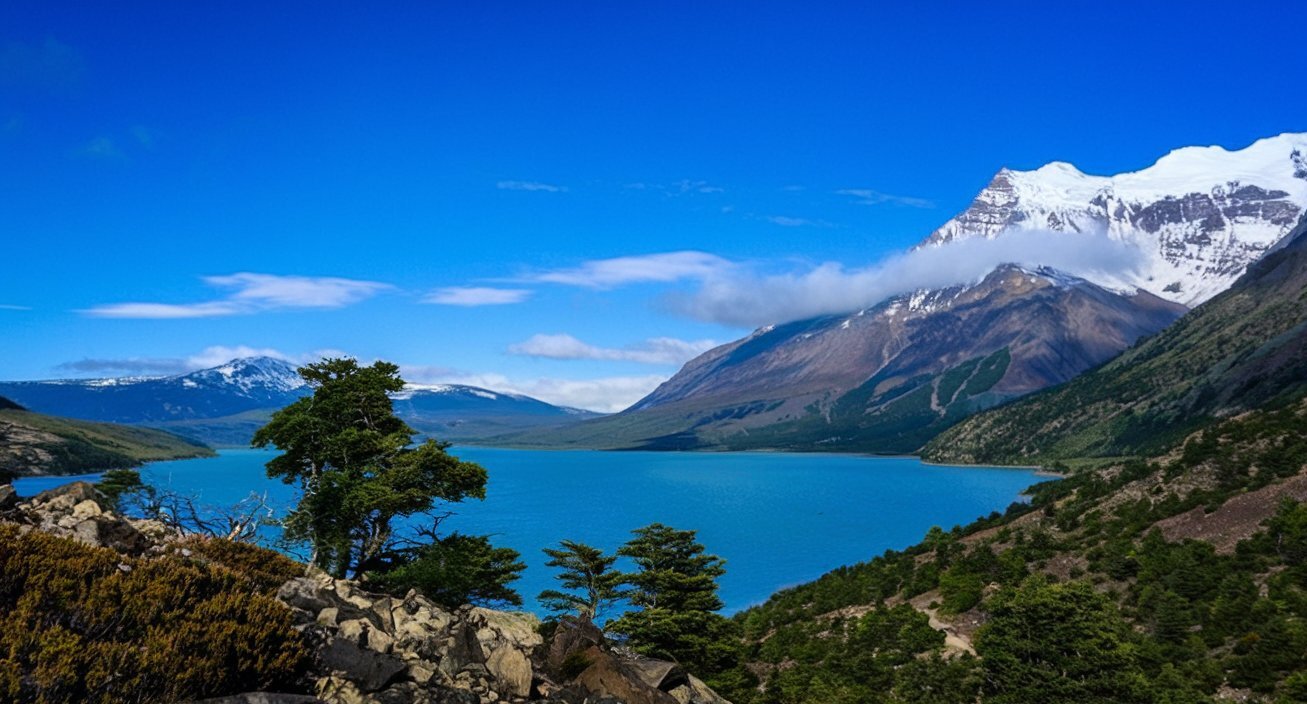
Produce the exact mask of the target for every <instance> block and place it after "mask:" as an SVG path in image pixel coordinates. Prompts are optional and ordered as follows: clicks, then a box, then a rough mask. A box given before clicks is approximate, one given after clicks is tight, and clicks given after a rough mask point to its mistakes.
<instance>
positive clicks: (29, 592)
mask: <svg viewBox="0 0 1307 704" xmlns="http://www.w3.org/2000/svg"><path fill="white" fill-rule="evenodd" d="M308 665H309V653H308V650H307V649H306V647H305V644H304V643H303V642H302V640H301V638H300V636H299V634H298V633H296V631H295V630H294V629H293V627H292V623H291V615H290V612H289V611H288V610H287V609H286V608H285V607H283V606H282V605H281V604H279V603H277V602H276V601H275V600H273V599H272V598H270V597H268V596H264V595H262V594H259V593H256V591H255V590H254V589H252V587H251V584H250V582H248V581H246V580H243V579H241V578H238V577H236V576H235V575H234V574H233V573H232V572H231V571H230V570H227V569H224V568H219V567H216V566H212V565H205V564H197V563H194V562H188V561H185V560H181V559H178V558H175V557H164V558H157V559H150V560H147V559H136V558H127V557H123V556H121V555H119V554H117V553H115V552H113V551H112V550H108V549H105V548H93V547H88V546H85V545H81V544H79V543H76V542H73V541H71V540H68V539H65V538H59V537H55V536H51V535H47V534H44V533H39V532H35V531H33V532H30V533H27V534H25V535H24V534H19V532H18V531H17V530H16V529H15V528H14V527H12V526H0V700H3V701H15V702H39V703H41V704H46V703H51V704H53V703H55V702H140V701H187V700H192V699H201V698H205V697H213V696H219V695H224V694H235V693H238V692H243V691H249V690H265V691H295V690H297V689H301V687H300V684H301V682H300V680H301V678H302V676H303V674H304V673H305V671H306V670H307V667H308Z"/></svg>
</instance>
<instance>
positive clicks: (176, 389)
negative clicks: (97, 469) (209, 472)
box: [0, 357, 308, 424]
mask: <svg viewBox="0 0 1307 704" xmlns="http://www.w3.org/2000/svg"><path fill="white" fill-rule="evenodd" d="M0 389H2V390H0V395H4V396H7V397H9V398H11V399H13V400H14V401H17V402H18V403H20V404H22V405H24V406H26V407H28V408H30V409H32V410H35V411H39V412H41V413H50V414H53V415H59V416H66V417H69V418H82V419H85V420H98V421H111V422H114V423H136V424H158V423H165V422H169V421H186V420H194V419H207V418H221V417H224V416H231V415H235V414H239V413H244V412H247V411H253V410H256V409H265V408H280V407H282V406H284V405H286V404H288V403H291V402H293V401H294V400H295V399H297V398H299V397H300V396H302V395H304V394H305V393H307V390H308V387H307V386H306V384H305V383H304V380H303V379H301V378H300V377H299V375H298V374H297V373H296V372H295V367H294V366H292V365H291V364H290V363H289V362H285V361H282V360H280V359H273V358H271V357H249V358H245V359H234V360H232V361H230V362H227V363H226V364H223V365H220V366H217V367H213V368H210V369H201V370H199V371H194V372H189V373H186V374H177V375H174V376H162V377H122V378H112V379H56V380H52V381H10V382H0Z"/></svg>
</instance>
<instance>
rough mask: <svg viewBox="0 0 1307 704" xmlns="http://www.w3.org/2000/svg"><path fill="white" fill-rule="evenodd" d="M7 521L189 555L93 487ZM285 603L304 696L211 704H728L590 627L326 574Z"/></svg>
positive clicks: (53, 496) (54, 496)
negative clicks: (392, 592)
mask: <svg viewBox="0 0 1307 704" xmlns="http://www.w3.org/2000/svg"><path fill="white" fill-rule="evenodd" d="M0 521H4V522H8V523H12V524H17V525H18V526H19V529H20V530H22V531H31V530H39V531H43V532H47V533H50V534H52V535H58V536H62V537H65V538H69V539H72V540H77V541H79V542H82V543H85V544H88V545H92V546H96V547H104V548H110V549H113V550H115V551H117V552H119V553H122V554H124V555H132V556H140V557H146V558H149V557H151V556H159V555H164V554H177V555H182V556H187V555H189V554H190V552H189V550H187V549H186V548H185V547H184V544H183V545H174V544H173V542H174V541H175V540H177V539H179V538H182V537H184V536H183V535H181V534H180V533H177V532H176V531H172V530H170V529H169V528H167V527H166V526H164V525H163V524H162V523H159V522H157V521H149V520H132V519H128V518H124V517H122V516H119V515H117V514H116V513H114V511H113V510H112V507H111V505H110V503H109V501H108V500H107V499H106V498H105V497H104V495H103V494H101V493H100V492H99V491H98V490H97V489H96V488H95V486H94V485H92V484H89V483H87V482H73V483H71V484H67V485H64V486H62V487H59V488H57V489H52V490H50V491H47V492H45V493H42V494H40V495H38V496H35V497H33V498H31V499H28V500H20V499H19V498H18V497H17V496H16V495H15V494H14V493H13V491H12V487H9V486H0ZM277 599H278V600H279V601H280V602H281V603H283V604H285V605H286V607H287V608H289V609H291V610H292V611H293V612H294V614H295V621H296V623H297V625H296V629H297V630H299V631H300V632H301V633H302V634H303V636H304V638H305V640H306V642H307V644H308V645H309V646H310V647H311V648H312V650H313V652H314V665H313V668H312V670H311V672H310V674H309V676H308V680H307V681H306V682H305V685H304V690H306V691H301V692H298V693H269V692H248V693H244V694H237V695H232V696H227V697H220V698H216V699H210V700H207V701H206V702H205V703H204V704H302V703H305V702H325V703H327V704H492V703H494V704H497V703H500V702H505V703H518V704H527V703H528V702H530V703H532V704H729V702H726V701H725V700H724V699H722V698H720V697H718V696H717V695H716V694H715V693H714V692H713V691H712V690H711V689H709V688H708V687H707V686H706V685H705V684H704V683H703V682H702V681H700V680H698V679H695V678H694V677H692V676H690V675H689V674H688V673H685V672H684V670H683V669H682V668H680V667H679V666H677V665H676V664H674V663H670V662H663V661H659V660H651V659H647V658H639V657H636V656H634V655H631V654H627V653H622V652H619V651H617V650H614V649H613V648H612V647H610V645H609V644H608V643H607V641H606V640H605V638H604V636H603V633H602V632H601V631H600V630H599V629H598V628H596V627H595V626H594V625H593V624H591V623H589V622H588V621H576V620H567V619H565V620H564V621H563V623H562V624H560V626H559V627H558V628H557V629H556V631H555V635H554V637H553V638H552V640H551V642H549V643H546V642H545V639H544V637H542V636H541V634H540V621H539V619H537V618H536V617H535V616H533V615H531V614H528V613H521V612H509V611H497V610H493V609H487V608H481V607H476V606H472V605H464V606H461V607H459V608H457V609H445V608H442V607H440V606H439V605H437V604H435V603H434V602H432V601H431V600H430V599H427V598H426V597H424V596H422V595H421V594H418V593H417V592H409V593H408V594H406V595H404V596H403V597H402V598H401V597H395V596H389V595H385V594H378V593H373V592H369V591H366V590H364V589H363V588H361V587H360V586H359V584H358V583H356V582H353V581H350V580H341V579H333V578H332V577H330V576H328V575H326V574H323V573H321V572H317V571H310V572H309V573H308V574H307V575H306V576H303V577H298V578H295V579H292V580H290V581H288V582H286V583H285V584H283V585H282V586H281V587H280V589H278V591H277Z"/></svg>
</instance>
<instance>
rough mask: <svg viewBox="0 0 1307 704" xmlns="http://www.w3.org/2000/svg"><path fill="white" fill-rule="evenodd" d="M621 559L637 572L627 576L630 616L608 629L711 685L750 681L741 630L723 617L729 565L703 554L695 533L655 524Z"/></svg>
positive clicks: (639, 534) (637, 533) (642, 530)
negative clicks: (721, 587)
mask: <svg viewBox="0 0 1307 704" xmlns="http://www.w3.org/2000/svg"><path fill="white" fill-rule="evenodd" d="M634 533H635V538H633V539H632V540H631V541H630V542H628V543H627V544H626V545H625V546H623V547H622V548H621V549H620V550H618V551H617V553H618V554H619V555H621V556H624V557H628V558H630V559H631V560H632V561H634V562H635V564H636V566H637V567H638V568H639V570H638V571H636V572H632V573H629V574H626V575H624V578H623V581H624V583H625V584H627V585H629V586H630V587H631V589H630V591H629V592H628V593H627V595H626V597H627V599H628V600H629V601H630V602H631V603H632V604H633V605H634V606H636V607H639V610H637V611H628V612H626V613H625V614H623V615H622V617H621V618H619V619H617V620H616V621H614V622H613V623H612V624H610V625H609V630H611V631H613V632H614V633H619V634H622V635H624V636H626V638H627V643H628V644H629V645H630V646H631V647H632V648H633V649H635V650H636V651H638V652H641V653H644V654H646V655H652V656H656V657H664V658H670V659H672V660H675V661H676V662H679V663H681V664H682V665H684V666H685V667H686V668H687V669H689V670H690V671H691V672H694V673H695V674H697V675H699V676H700V677H703V678H704V679H705V680H707V681H708V683H709V684H714V683H718V682H721V683H726V682H730V683H734V682H736V681H737V680H738V681H747V680H749V679H750V678H749V676H748V674H747V673H745V672H743V671H742V670H741V669H740V660H741V656H742V652H741V641H740V629H739V626H738V625H737V624H736V623H735V622H733V621H731V620H730V619H728V618H726V617H724V616H722V615H721V614H717V613H713V612H715V611H717V610H718V609H720V608H722V606H723V604H722V600H721V599H720V598H719V597H718V596H717V578H718V577H720V576H722V575H723V574H725V573H726V568H725V561H723V560H722V559H721V558H720V557H717V556H716V555H709V554H706V553H705V552H704V547H703V546H702V545H700V544H699V543H698V542H697V541H696V540H695V532H694V531H692V530H676V529H674V528H670V527H668V526H665V525H663V524H661V523H654V524H652V525H648V526H645V527H644V528H640V529H638V530H636V531H634Z"/></svg>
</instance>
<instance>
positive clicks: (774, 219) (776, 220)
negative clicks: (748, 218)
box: [763, 215, 835, 227]
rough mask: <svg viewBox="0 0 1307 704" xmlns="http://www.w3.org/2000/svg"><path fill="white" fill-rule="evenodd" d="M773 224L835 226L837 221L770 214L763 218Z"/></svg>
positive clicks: (782, 225) (783, 225)
mask: <svg viewBox="0 0 1307 704" xmlns="http://www.w3.org/2000/svg"><path fill="white" fill-rule="evenodd" d="M763 219H764V220H766V221H767V222H769V223H771V224H773V225H780V226H781V227H835V223H832V222H827V221H825V220H813V219H811V218H799V217H791V216H789V215H768V216H766V217H764V218H763Z"/></svg>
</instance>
